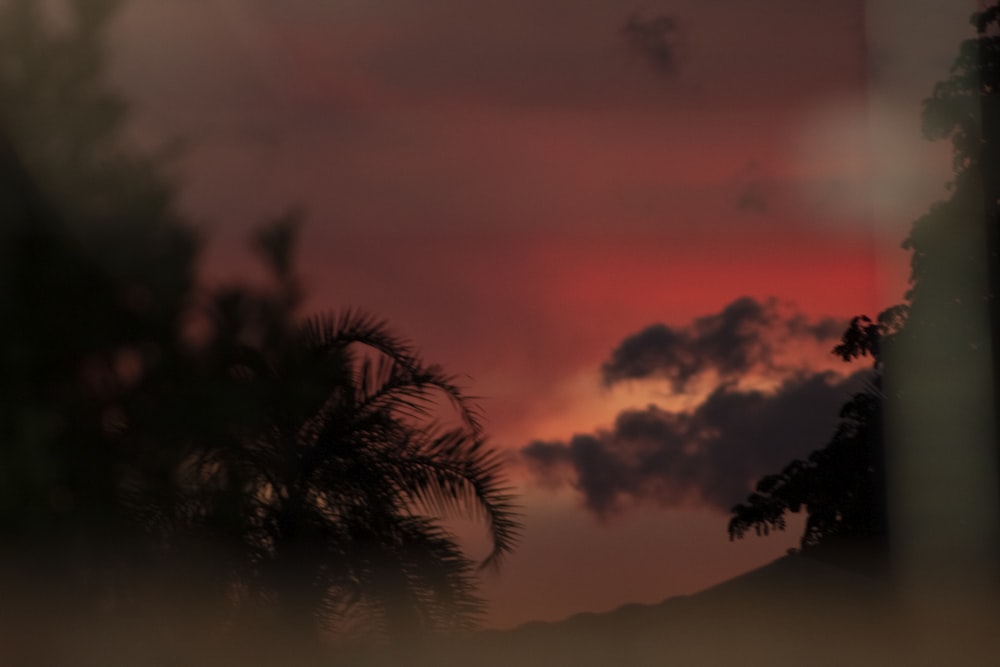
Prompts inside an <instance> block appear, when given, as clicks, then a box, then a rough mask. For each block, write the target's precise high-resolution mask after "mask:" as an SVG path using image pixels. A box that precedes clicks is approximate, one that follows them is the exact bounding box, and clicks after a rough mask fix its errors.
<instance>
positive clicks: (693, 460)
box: [110, 0, 973, 627]
mask: <svg viewBox="0 0 1000 667" xmlns="http://www.w3.org/2000/svg"><path fill="white" fill-rule="evenodd" d="M972 8H973V7H972V5H971V3H956V2H950V1H947V0H934V1H933V2H931V1H928V2H926V3H922V4H921V11H919V12H915V11H912V10H911V11H909V12H906V11H905V9H906V4H905V3H903V2H901V1H900V0H871V1H869V2H864V1H862V0H847V1H844V2H835V3H830V2H828V3H806V2H801V0H766V1H763V2H758V3H745V2H738V1H737V0H676V1H671V2H656V1H648V2H642V1H640V2H634V3H626V2H621V1H620V0H507V1H505V2H492V1H490V0H486V1H481V2H469V1H468V0H466V1H460V0H423V1H422V2H419V3H413V2H404V1H403V0H283V1H282V2H280V3H278V2H273V1H272V0H197V1H196V0H172V1H171V2H162V1H161V0H129V1H128V2H127V3H126V5H125V7H124V9H123V11H122V13H121V15H120V16H119V17H118V19H117V20H116V23H115V25H114V29H113V31H112V34H111V41H110V44H111V72H112V77H113V80H114V82H115V83H116V85H117V86H118V87H119V89H120V90H121V91H122V92H123V93H124V94H125V96H126V97H127V99H128V100H129V101H130V102H131V104H132V113H133V116H132V121H131V126H130V133H131V135H132V138H133V139H134V140H135V141H136V142H138V143H140V144H142V145H145V146H148V147H157V146H162V145H164V144H167V143H170V142H172V141H175V140H179V141H180V142H181V145H183V146H184V150H183V152H182V154H181V157H179V158H178V159H177V161H176V162H175V164H174V167H173V173H174V177H175V179H176V181H177V184H178V188H179V196H180V201H181V204H182V205H183V207H184V208H185V210H186V211H187V212H188V213H189V214H190V215H191V216H192V218H193V219H195V220H196V221H197V222H198V225H199V228H200V229H201V231H202V234H203V235H204V237H205V239H206V243H207V246H206V253H205V257H204V261H203V264H202V267H201V271H202V275H203V278H204V279H205V280H206V281H209V282H212V281H222V280H229V279H237V278H241V277H247V276H251V277H252V276H253V275H254V271H255V270H256V269H255V268H254V265H253V263H252V261H251V258H250V255H249V252H248V251H247V250H246V247H247V245H246V239H247V238H248V235H249V233H250V231H251V230H252V229H253V228H254V226H255V225H257V224H259V223H260V222H262V221H263V220H266V219H267V218H268V216H272V215H275V214H278V213H280V212H282V211H285V210H287V209H289V208H293V207H294V208H297V209H299V210H301V211H303V212H304V213H305V215H306V220H307V221H306V224H305V226H304V228H303V230H302V239H301V246H300V249H299V260H300V261H299V266H300V269H301V271H302V274H303V278H304V280H305V284H306V286H307V289H308V302H307V307H306V311H307V312H315V311H328V310H336V309H340V308H343V307H347V306H354V307H362V308H364V309H366V310H368V311H370V312H373V313H375V314H377V315H378V316H379V317H383V318H385V319H386V320H387V321H388V322H389V323H390V324H391V326H392V327H393V329H394V330H396V331H397V332H399V333H400V334H402V335H404V336H405V337H407V338H408V339H410V340H411V341H413V343H414V344H415V345H416V346H417V347H418V348H419V349H420V350H421V351H422V353H423V354H424V356H425V358H426V359H428V360H432V361H435V362H438V363H441V364H443V365H444V366H445V368H446V369H448V370H449V371H450V372H452V373H454V374H455V375H456V376H457V377H458V378H459V381H460V383H461V384H462V385H463V386H464V387H466V389H467V390H468V392H469V393H470V394H473V395H475V396H478V397H480V401H481V405H482V407H483V409H484V411H485V413H486V417H487V427H488V429H489V431H490V433H491V436H492V442H493V444H494V445H495V446H496V447H498V448H501V449H503V450H504V451H505V452H506V454H507V455H508V456H509V461H510V465H509V473H510V477H511V481H512V483H513V484H514V485H515V486H516V488H517V490H518V492H519V493H520V494H521V502H522V506H523V512H524V523H525V533H524V537H523V540H522V543H521V545H520V548H519V549H518V551H517V552H516V553H515V554H514V555H513V556H512V557H511V558H510V560H509V561H508V562H507V564H506V567H505V568H504V569H503V570H502V571H501V573H500V574H499V575H497V576H491V575H487V576H485V578H484V582H483V593H484V595H485V596H486V597H487V598H488V600H489V601H490V604H491V607H490V611H489V614H488V616H487V618H486V624H487V625H488V626H491V627H509V626H512V625H515V624H518V623H522V622H525V621H529V620H556V619H559V618H563V617H566V616H568V615H570V614H572V613H576V612H581V611H601V610H607V609H611V608H614V607H616V606H619V605H621V604H625V603H630V602H647V603H652V602H657V601H659V600H662V599H664V598H667V597H670V596H672V595H679V594H687V593H693V592H695V591H697V590H699V589H701V588H704V587H706V586H708V585H711V584H713V583H716V582H718V581H721V580H723V579H725V578H728V577H730V576H733V575H735V574H738V573H740V572H743V571H746V570H748V569H751V568H753V567H756V566H759V565H761V564H763V563H766V562H768V561H769V560H772V559H774V558H776V557H778V556H780V555H782V554H784V553H785V551H786V550H787V549H788V548H789V547H792V546H794V545H795V544H796V543H797V538H798V533H797V530H796V529H797V528H799V527H800V526H801V521H800V520H795V521H792V522H791V523H790V527H789V531H788V532H787V533H786V534H783V535H777V536H771V537H768V538H766V539H755V538H748V539H745V540H744V541H741V542H736V543H730V542H729V540H728V537H727V534H726V522H727V510H728V508H729V507H731V506H732V505H733V504H734V503H735V502H738V501H740V500H741V499H743V498H744V497H745V496H746V494H747V492H748V491H749V490H750V488H751V486H752V484H753V482H754V481H755V480H756V479H757V478H759V477H760V476H761V475H763V474H766V473H769V472H775V471H777V470H779V469H780V468H781V467H783V466H784V464H785V463H787V462H788V461H790V460H791V459H793V458H796V457H803V456H805V455H807V454H808V453H809V452H810V451H812V450H814V449H816V448H818V447H821V446H822V445H823V444H825V439H826V438H827V437H829V435H830V434H832V429H833V427H834V425H835V423H836V415H837V409H838V407H839V405H840V404H842V403H843V402H844V401H845V400H846V399H847V398H848V397H849V395H850V393H851V391H852V390H854V389H856V388H857V387H859V386H860V384H859V383H860V382H862V378H861V377H860V375H859V374H858V373H859V372H862V371H863V369H864V364H858V365H854V366H848V365H846V364H843V363H841V362H839V361H838V360H837V359H835V358H834V357H833V356H832V355H831V354H830V350H831V348H832V347H833V345H834V344H835V343H836V342H837V340H838V338H839V335H840V333H841V332H842V330H843V328H844V327H845V326H846V323H847V321H848V320H849V318H850V317H851V316H853V315H856V314H860V313H868V314H875V313H877V312H878V310H880V309H881V308H884V307H886V306H889V305H892V304H894V303H897V302H898V301H899V300H900V299H901V297H902V295H903V292H904V291H905V289H906V279H907V270H908V264H907V262H908V258H907V256H906V253H905V252H903V251H902V250H901V249H900V248H899V245H900V242H901V241H902V239H903V237H904V236H905V234H906V230H907V228H908V225H909V224H910V223H911V222H912V221H913V219H915V218H916V217H917V216H918V215H920V213H921V212H922V211H924V210H925V209H926V208H927V206H928V205H929V204H930V203H931V202H933V201H934V200H936V199H939V198H941V197H943V196H944V194H945V189H944V186H945V183H946V182H947V180H948V178H949V162H948V152H947V147H946V146H941V145H933V144H929V143H927V142H924V141H922V139H921V135H920V118H919V110H920V102H921V100H922V99H923V98H924V97H925V96H926V95H927V94H929V92H930V89H931V86H932V85H933V82H934V81H935V80H937V79H940V78H942V77H943V76H944V75H946V73H947V70H948V67H949V65H950V62H951V59H952V56H953V54H954V53H955V47H956V46H957V44H958V41H959V40H960V39H961V38H963V37H964V36H966V34H967V33H966V32H965V30H966V28H967V22H966V19H967V16H968V14H969V13H970V11H971V9H972ZM456 530H457V531H459V532H460V534H462V535H463V539H467V540H468V544H469V548H470V549H472V550H473V552H475V551H476V549H479V548H481V547H482V545H481V544H479V542H478V541H477V539H476V538H475V537H474V536H473V534H472V532H471V530H472V528H471V527H470V526H467V525H464V524H457V525H456Z"/></svg>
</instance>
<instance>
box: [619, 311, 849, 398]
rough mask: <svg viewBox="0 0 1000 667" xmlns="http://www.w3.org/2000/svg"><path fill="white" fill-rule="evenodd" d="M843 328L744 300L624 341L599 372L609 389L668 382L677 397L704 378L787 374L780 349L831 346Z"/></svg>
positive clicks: (655, 326) (831, 321) (829, 321)
mask: <svg viewBox="0 0 1000 667" xmlns="http://www.w3.org/2000/svg"><path fill="white" fill-rule="evenodd" d="M845 327H846V322H840V321H838V320H834V319H832V318H825V319H822V320H819V321H815V322H814V321H810V320H809V319H808V318H807V317H806V316H805V315H803V314H802V313H800V312H798V311H796V310H794V309H792V308H791V307H789V306H787V305H784V304H781V303H780V302H778V301H777V300H776V299H773V298H771V299H767V300H765V301H758V300H756V299H753V298H751V297H746V296H745V297H741V298H739V299H736V300H735V301H733V302H732V303H730V304H729V305H727V306H726V307H725V308H723V309H722V310H721V311H720V312H718V313H715V314H712V315H706V316H704V317H700V318H698V319H696V320H694V322H693V323H692V324H691V325H689V326H687V327H670V326H668V325H666V324H652V325H650V326H648V327H646V328H645V329H643V330H642V331H639V332H638V333H635V334H633V335H631V336H629V337H627V338H625V339H624V340H623V341H622V342H621V343H620V344H619V345H618V347H617V348H615V349H614V350H613V351H612V352H611V358H610V359H608V360H607V361H606V362H605V363H604V364H603V365H602V366H601V376H602V379H603V381H604V384H605V385H607V386H611V385H614V384H617V383H619V382H622V381H627V380H647V379H666V380H668V381H669V382H670V384H671V387H672V389H673V391H674V392H675V393H681V392H683V391H684V390H685V389H686V388H687V386H688V384H689V383H690V382H691V380H693V379H694V378H696V377H700V376H702V375H705V374H708V373H714V374H715V375H716V376H717V378H718V379H719V380H720V381H729V380H733V379H737V378H738V377H739V376H741V375H745V374H747V373H749V372H750V371H754V370H769V371H774V370H787V369H783V368H782V367H781V365H780V363H779V361H778V358H779V352H780V348H782V347H783V346H786V345H787V344H788V343H789V342H790V341H794V340H796V339H798V340H801V341H813V342H825V341H833V340H836V339H837V338H838V337H839V336H840V334H841V333H842V332H843V330H844V328H845Z"/></svg>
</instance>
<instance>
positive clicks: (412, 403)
mask: <svg viewBox="0 0 1000 667" xmlns="http://www.w3.org/2000/svg"><path fill="white" fill-rule="evenodd" d="M119 4H120V3H119V2H117V1H115V0H97V1H95V0H72V1H70V2H67V3H66V4H65V8H66V10H67V15H68V16H69V18H70V21H69V22H68V23H67V25H65V26H64V25H62V24H60V25H59V26H55V25H54V24H53V23H51V22H50V21H49V20H48V19H47V18H46V15H45V14H44V12H43V9H42V6H41V5H42V3H37V2H35V1H34V0H11V1H10V2H7V3H4V4H2V5H0V121H2V123H0V241H2V242H0V314H2V319H3V325H0V354H2V355H3V356H2V359H3V364H2V368H3V373H2V375H0V524H2V529H0V558H2V562H0V568H2V570H0V574H2V576H3V580H4V581H3V582H0V583H4V584H7V583H11V582H15V583H16V584H17V586H20V587H25V586H26V587H27V592H28V595H29V596H30V597H31V598H32V599H33V601H34V602H35V603H36V604H43V605H44V604H53V605H54V604H57V602H56V600H57V599H58V601H59V602H58V604H60V605H63V607H64V608H63V609H60V610H58V611H59V612H60V613H71V614H72V613H79V614H90V613H102V614H110V615H117V616H119V617H126V616H127V615H128V614H129V613H131V612H132V611H133V610H134V609H136V608H138V607H137V605H140V604H141V601H142V600H145V599H148V598H150V596H151V599H152V600H153V601H154V603H155V601H157V600H163V599H166V597H167V596H170V595H182V594H186V593H190V594H191V596H192V599H193V600H196V601H197V603H198V606H199V608H200V609H202V610H203V611H205V612H206V614H207V619H208V621H209V622H210V623H209V626H210V627H208V628H205V629H204V631H205V632H206V633H209V632H211V631H212V630H214V629H220V628H222V627H224V626H232V625H233V624H236V625H240V624H243V625H245V626H246V627H253V624H254V623H255V620H256V619H259V618H261V617H263V618H265V619H272V620H274V619H277V620H281V619H284V621H287V623H286V626H287V628H288V629H289V630H292V631H293V632H294V633H295V636H301V637H309V638H315V637H317V636H318V635H319V634H320V633H329V632H333V633H343V632H347V631H350V630H353V629H359V628H362V629H374V630H375V631H377V632H383V633H390V634H399V633H403V632H405V633H410V632H414V631H423V630H432V631H433V630H453V629H461V628H467V627H470V626H471V625H472V624H474V623H475V621H476V618H477V615H478V614H479V612H480V611H481V609H482V602H481V600H480V599H479V598H478V597H477V595H476V574H477V569H478V567H483V566H495V565H497V564H499V563H500V561H501V560H502V558H503V557H504V555H506V554H507V553H509V552H510V550H511V549H512V548H513V546H514V544H515V542H516V539H517V533H518V522H517V520H516V516H517V514H516V511H515V507H514V504H513V498H512V497H511V495H510V494H509V492H508V490H507V488H506V486H505V482H504V477H503V471H502V469H501V459H500V457H499V455H498V453H497V452H496V451H495V450H493V449H491V448H490V447H488V446H487V444H486V438H485V433H484V431H483V428H482V426H481V423H480V419H479V414H478V410H477V407H476V405H475V404H474V403H473V402H472V401H471V400H470V399H469V398H468V397H467V396H466V395H465V394H464V393H463V391H462V390H461V389H460V388H459V387H457V386H456V385H455V384H454V382H453V380H452V379H451V377H450V376H449V375H447V374H446V373H445V372H444V371H443V370H442V369H440V368H439V367H437V366H434V365H430V364H427V363H425V362H424V361H423V360H421V359H420V357H419V355H418V354H417V352H416V351H415V350H414V349H413V347H412V346H411V345H410V344H408V343H407V342H406V341H404V340H403V339H400V338H398V337H397V336H395V335H394V334H393V333H392V332H391V331H390V329H389V328H388V326H387V325H386V324H385V323H384V322H382V321H379V320H377V319H375V318H372V317H371V316H369V315H366V314H364V313H361V312H359V311H348V312H344V313H341V314H339V315H335V316H323V317H313V318H308V319H303V318H301V317H300V316H299V314H298V310H299V306H300V300H301V292H302V289H301V285H300V284H299V282H298V280H297V277H296V273H295V270H294V266H293V265H294V261H293V248H294V241H295V230H296V228H297V225H298V218H297V216H294V215H288V216H284V217H281V218H279V219H277V220H275V221H272V222H270V223H268V224H267V225H265V226H263V227H262V228H261V230H260V231H259V232H258V233H257V235H256V236H255V238H254V240H253V242H254V247H255V249H256V250H257V251H258V255H259V257H260V258H261V259H262V260H263V263H264V265H265V267H266V269H267V271H268V275H269V277H270V281H269V283H268V284H267V285H265V286H262V287H251V286H248V285H245V284H236V285H231V286H227V287H221V288H216V289H213V290H208V289H206V288H204V287H199V286H197V285H196V284H195V281H194V277H193V276H194V274H193V271H194V268H195V263H196V260H197V258H198V248H199V244H198V239H197V235H196V234H195V233H194V232H193V230H192V228H191V227H190V226H189V225H187V224H186V223H185V221H184V219H183V216H182V215H181V214H180V213H179V212H178V210H177V209H176V207H175V205H174V203H173V197H172V189H171V187H170V186H169V185H168V184H167V183H168V182H167V180H166V179H165V177H164V172H163V165H164V163H163V161H162V158H160V157H156V156H153V157H150V156H148V155H146V154H143V153H141V152H138V151H135V150H133V149H130V148H128V146H127V144H126V142H124V141H123V139H122V136H121V133H122V130H123V127H124V126H123V123H124V120H125V117H126V116H125V110H126V106H125V104H124V102H123V101H122V100H121V99H120V98H119V97H118V96H117V95H115V94H114V93H113V92H111V91H109V89H108V88H107V86H106V85H105V83H104V81H103V78H102V75H103V72H104V58H105V54H104V52H103V32H104V30H106V29H107V25H108V22H109V20H110V19H111V17H112V16H113V14H114V11H115V9H116V8H117V7H118V5H119ZM456 514H458V515H463V514H465V515H470V516H471V517H472V518H475V519H478V520H481V521H482V522H484V523H485V524H486V526H487V530H488V533H489V536H490V538H491V540H492V549H491V551H490V552H489V554H488V555H487V556H486V557H485V559H484V560H482V562H480V563H478V564H477V563H476V562H475V561H474V560H472V559H471V558H470V557H469V556H467V555H466V554H465V553H464V551H463V549H462V548H461V547H460V545H459V544H458V542H457V541H456V538H455V536H454V535H452V534H451V533H450V532H449V531H448V530H447V529H446V528H445V527H444V526H443V525H442V523H441V520H440V519H441V518H442V517H449V516H454V515H456ZM43 584H44V587H43ZM5 588H6V586H5ZM43 588H44V590H43ZM46 592H47V593H53V592H58V596H53V597H52V598H47V597H46V596H45V594H44V593H46ZM8 599H11V598H8Z"/></svg>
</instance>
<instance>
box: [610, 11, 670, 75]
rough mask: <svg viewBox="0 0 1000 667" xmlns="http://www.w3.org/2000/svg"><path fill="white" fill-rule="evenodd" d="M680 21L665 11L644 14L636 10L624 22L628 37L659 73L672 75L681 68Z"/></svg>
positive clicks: (624, 34)
mask: <svg viewBox="0 0 1000 667" xmlns="http://www.w3.org/2000/svg"><path fill="white" fill-rule="evenodd" d="M677 34H678V26H677V21H676V19H674V17H672V16H667V15H664V14H661V15H658V16H653V17H650V18H643V17H641V16H639V15H638V14H632V16H630V17H629V19H628V21H626V22H625V25H624V26H622V35H623V36H624V37H625V41H626V42H628V45H629V46H630V47H631V48H632V50H633V51H635V52H636V53H638V54H639V55H640V56H642V58H644V59H645V61H646V62H647V63H648V64H649V65H650V67H652V68H653V70H654V71H656V72H657V73H658V74H662V75H666V76H670V75H673V74H676V72H677V61H678V50H677Z"/></svg>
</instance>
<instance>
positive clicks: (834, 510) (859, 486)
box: [729, 3, 1000, 553]
mask: <svg viewBox="0 0 1000 667" xmlns="http://www.w3.org/2000/svg"><path fill="white" fill-rule="evenodd" d="M971 22H972V24H973V25H974V27H975V29H976V36H975V37H974V38H971V39H968V40H966V41H964V42H963V43H962V45H961V47H960V50H959V56H958V58H957V60H956V61H955V64H954V65H953V67H952V70H951V74H950V76H949V77H948V78H947V79H946V80H944V81H942V82H940V83H938V84H937V85H936V86H935V87H934V90H933V93H932V94H931V96H930V97H929V98H928V99H927V100H925V102H924V108H923V128H924V134H925V136H926V137H927V138H928V139H932V140H934V139H944V138H949V139H951V142H952V146H953V149H954V151H953V168H954V172H955V178H954V180H953V181H952V182H951V184H950V190H951V195H950V197H949V198H948V199H947V200H946V201H943V202H939V203H937V204H934V205H933V206H932V207H931V209H930V211H929V212H928V213H927V214H925V215H924V216H922V217H921V218H920V219H918V220H917V221H916V222H915V223H914V225H913V227H912V230H911V231H910V234H909V236H908V237H907V239H906V240H905V241H904V243H903V247H904V248H906V249H909V250H910V251H911V252H912V259H911V274H910V285H911V286H910V289H909V290H908V292H907V293H906V302H905V303H904V304H901V305H897V306H894V307H892V308H889V309H887V310H886V311H884V312H883V313H881V314H880V315H879V317H878V318H877V319H876V320H875V321H872V320H871V319H870V318H868V317H865V316H860V317H856V318H854V320H853V321H852V322H851V326H850V328H849V329H848V330H847V331H846V332H845V334H844V336H843V339H842V341H841V344H840V345H838V346H837V348H836V349H835V350H834V351H835V353H836V354H838V355H839V356H841V357H842V358H843V359H844V360H845V361H848V360H851V359H854V358H858V357H870V358H871V359H872V360H873V362H874V373H875V375H874V378H873V381H872V383H871V385H870V387H869V388H868V390H867V391H865V392H863V393H861V394H858V395H856V396H854V397H853V398H852V399H851V400H850V401H849V402H848V403H847V405H845V406H844V408H843V410H842V412H841V423H840V425H839V426H838V429H837V431H836V433H835V434H834V436H833V438H832V439H831V441H830V442H829V444H827V446H826V447H824V448H823V449H820V450H818V451H817V452H814V453H813V454H812V455H811V456H810V457H809V458H808V460H807V461H794V462H792V463H791V464H789V465H788V466H787V467H786V468H785V469H784V470H783V471H782V472H781V473H779V474H775V475H769V476H766V477H764V478H763V479H761V480H760V482H758V484H757V487H756V491H755V493H753V494H751V495H750V496H749V498H748V499H747V501H746V502H744V503H742V504H740V505H737V506H736V507H734V508H733V513H732V518H731V520H730V523H729V534H730V538H731V539H738V538H741V537H743V536H744V535H745V534H746V533H747V532H748V531H751V530H753V531H755V532H756V533H757V534H767V533H768V532H769V531H770V530H772V529H784V527H785V516H786V514H787V513H788V512H799V511H801V510H803V509H804V510H805V511H806V512H807V514H808V518H807V521H806V528H805V532H804V534H803V536H802V540H801V547H802V550H803V552H807V553H822V552H824V551H825V552H830V551H835V550H836V547H837V545H843V544H844V543H853V544H855V545H856V544H866V545H867V546H869V547H871V546H874V547H876V550H878V551H883V552H884V549H885V547H886V538H887V535H888V529H889V526H888V520H887V510H886V492H885V488H886V469H885V458H886V454H885V443H884V440H885V437H884V432H883V431H884V429H883V415H884V414H885V413H886V412H887V411H892V412H893V413H894V414H895V415H903V414H906V415H917V416H918V419H921V420H922V421H921V423H922V424H924V427H925V428H926V431H927V433H926V434H923V435H921V434H917V437H918V438H919V439H921V440H922V442H921V443H917V442H915V441H913V440H911V441H908V442H906V443H903V446H906V447H908V448H913V447H916V448H917V449H920V448H924V449H927V447H924V445H925V444H926V445H928V446H929V448H930V449H932V450H933V451H932V452H931V453H932V455H935V454H933V452H934V451H936V452H938V454H936V455H935V456H938V457H939V456H942V455H946V454H944V452H945V451H946V449H947V448H948V441H949V440H952V441H954V440H955V439H962V438H966V439H975V438H976V437H977V436H976V435H975V434H973V433H971V432H970V429H973V430H974V429H976V428H978V427H981V426H983V425H984V424H985V425H986V426H989V423H988V422H989V421H990V420H992V419H994V418H995V416H996V412H995V411H992V408H993V406H992V405H991V404H988V401H986V400H984V399H986V398H987V397H988V396H989V395H990V394H991V392H990V387H989V386H988V382H989V380H984V379H983V378H984V374H985V373H988V372H989V371H988V369H990V368H991V365H990V358H991V357H990V349H991V346H992V342H991V340H990V334H989V332H990V321H989V320H990V318H992V319H993V325H994V328H995V326H996V325H997V320H996V318H997V308H996V303H995V300H996V294H997V250H998V245H997V236H996V234H997V231H998V224H1000V219H998V217H997V206H998V201H1000V178H998V175H1000V171H998V169H997V167H998V165H1000V162H998V142H1000V134H998V132H997V129H996V128H997V123H998V122H1000V108H998V100H1000V92H998V90H1000V89H998V86H1000V66H998V64H1000V33H998V30H1000V6H998V5H997V4H996V3H991V4H990V6H988V7H986V8H985V9H983V10H982V11H980V12H977V13H975V14H974V15H973V17H972V20H971ZM996 357H997V355H993V363H994V364H995V363H996V361H997V360H996ZM993 368H996V367H995V366H994V367H993ZM996 377H997V376H996V372H995V371H994V381H995V378H996ZM991 411H992V416H989V415H990V414H991ZM994 423H995V422H994ZM909 435H910V436H913V433H912V429H911V431H910V432H909ZM979 439H980V440H981V439H982V438H981V437H980V438H979ZM988 444H989V446H990V447H992V448H994V449H995V444H996V443H995V442H990V443H988ZM973 446H975V445H974V443H973ZM994 456H995V453H994ZM986 460H990V457H989V456H987V457H986Z"/></svg>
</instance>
